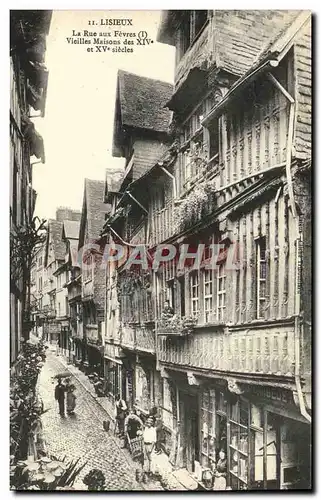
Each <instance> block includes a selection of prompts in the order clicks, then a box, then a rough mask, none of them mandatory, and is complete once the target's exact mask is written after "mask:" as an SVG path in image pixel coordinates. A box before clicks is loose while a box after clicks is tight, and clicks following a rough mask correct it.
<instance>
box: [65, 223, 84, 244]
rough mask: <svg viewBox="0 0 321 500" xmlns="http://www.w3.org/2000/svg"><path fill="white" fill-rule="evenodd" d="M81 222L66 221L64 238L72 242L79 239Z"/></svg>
mask: <svg viewBox="0 0 321 500" xmlns="http://www.w3.org/2000/svg"><path fill="white" fill-rule="evenodd" d="M79 228H80V221H74V220H65V221H63V230H62V236H63V237H65V238H67V239H68V240H69V239H72V240H78V238H79Z"/></svg>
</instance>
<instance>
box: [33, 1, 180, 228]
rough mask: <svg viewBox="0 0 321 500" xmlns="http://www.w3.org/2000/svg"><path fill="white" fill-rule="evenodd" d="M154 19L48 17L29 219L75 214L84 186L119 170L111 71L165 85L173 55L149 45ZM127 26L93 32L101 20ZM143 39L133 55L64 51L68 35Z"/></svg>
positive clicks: (96, 14) (135, 15)
mask: <svg viewBox="0 0 321 500" xmlns="http://www.w3.org/2000/svg"><path fill="white" fill-rule="evenodd" d="M160 14H161V12H160V11H122V12H117V11H97V10H95V11H84V10H83V11H79V10H78V11H76V10H75V11H63V10H60V11H54V12H53V15H52V21H51V26H50V31H49V35H48V37H47V51H46V56H45V64H46V66H47V68H48V70H49V79H48V90H47V100H46V113H45V117H44V118H40V117H39V118H35V119H34V123H35V126H36V128H37V130H38V132H39V133H40V134H41V135H42V137H43V139H44V146H45V155H46V163H45V164H41V163H40V164H37V165H35V166H34V167H33V187H34V189H36V191H37V193H38V194H37V202H36V210H35V215H38V216H39V217H41V218H45V219H48V218H55V211H56V207H58V206H68V207H71V208H73V209H78V210H81V207H82V198H83V188H84V179H85V178H86V177H87V178H90V179H101V180H103V179H104V178H105V169H106V168H109V169H110V168H118V169H119V168H121V167H123V165H124V159H119V158H113V157H112V153H111V150H112V133H113V120H114V104H115V91H116V78H117V70H118V69H123V70H126V71H130V72H132V73H137V74H139V75H142V76H147V77H150V78H155V79H159V80H164V81H167V82H171V83H172V82H173V79H174V57H175V49H174V48H173V47H171V46H168V45H164V44H159V43H157V42H156V33H157V29H158V26H159V20H160ZM117 17H120V18H132V19H133V26H130V27H127V28H126V27H122V28H119V27H117V26H116V27H115V26H113V27H112V28H109V27H106V26H98V27H93V26H89V25H88V21H89V20H94V21H96V22H98V23H100V19H105V18H117ZM108 29H111V30H112V31H113V30H122V31H124V32H127V31H129V30H131V31H134V32H139V31H141V30H143V31H147V33H148V38H150V39H152V40H153V41H154V43H152V44H150V45H148V46H146V45H145V46H135V49H134V53H111V52H107V53H105V52H104V53H101V52H98V53H97V52H87V48H88V47H89V45H83V44H82V45H81V44H68V43H67V40H66V39H67V37H70V36H71V34H72V32H73V30H75V31H76V32H78V31H79V32H81V33H82V34H83V30H88V31H93V30H95V31H96V32H99V31H104V32H106V31H108Z"/></svg>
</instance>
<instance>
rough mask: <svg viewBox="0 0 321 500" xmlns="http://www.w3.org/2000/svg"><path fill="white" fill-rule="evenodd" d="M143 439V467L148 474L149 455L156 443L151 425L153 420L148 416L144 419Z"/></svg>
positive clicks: (149, 471) (154, 430) (154, 432)
mask: <svg viewBox="0 0 321 500" xmlns="http://www.w3.org/2000/svg"><path fill="white" fill-rule="evenodd" d="M143 439H144V469H145V472H146V473H147V475H150V473H151V470H150V466H151V460H152V458H151V455H152V453H153V450H154V448H155V444H156V429H155V427H153V420H152V419H151V418H150V417H149V418H148V419H147V421H146V427H145V430H144V432H143Z"/></svg>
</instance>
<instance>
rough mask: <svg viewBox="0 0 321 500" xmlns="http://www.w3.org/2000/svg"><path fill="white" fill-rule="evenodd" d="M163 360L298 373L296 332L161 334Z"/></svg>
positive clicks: (269, 372) (218, 368) (196, 365)
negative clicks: (166, 335)
mask: <svg viewBox="0 0 321 500" xmlns="http://www.w3.org/2000/svg"><path fill="white" fill-rule="evenodd" d="M158 357H159V361H160V362H163V363H168V364H175V365H184V366H188V367H191V368H195V369H197V368H200V369H208V370H214V371H223V372H235V373H247V374H253V375H254V374H255V375H260V374H264V375H277V376H293V375H294V334H293V332H292V331H276V330H274V329H273V330H265V331H262V330H255V331H252V332H249V333H247V334H244V333H242V334H240V333H230V334H213V332H211V333H210V334H209V333H197V334H195V335H188V336H186V337H185V338H174V337H169V338H166V337H163V336H159V337H158Z"/></svg>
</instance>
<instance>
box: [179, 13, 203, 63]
mask: <svg viewBox="0 0 321 500" xmlns="http://www.w3.org/2000/svg"><path fill="white" fill-rule="evenodd" d="M207 16H208V13H207V10H187V11H183V15H182V19H181V25H180V28H179V33H178V40H179V43H178V51H177V58H178V61H179V60H180V59H181V58H182V57H183V55H184V54H185V52H187V50H188V49H189V47H190V46H191V45H192V44H193V43H194V42H195V40H196V39H197V37H198V36H199V35H200V33H201V32H202V30H203V28H204V27H205V25H206V23H207V19H208V17H207ZM178 61H177V62H178Z"/></svg>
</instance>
